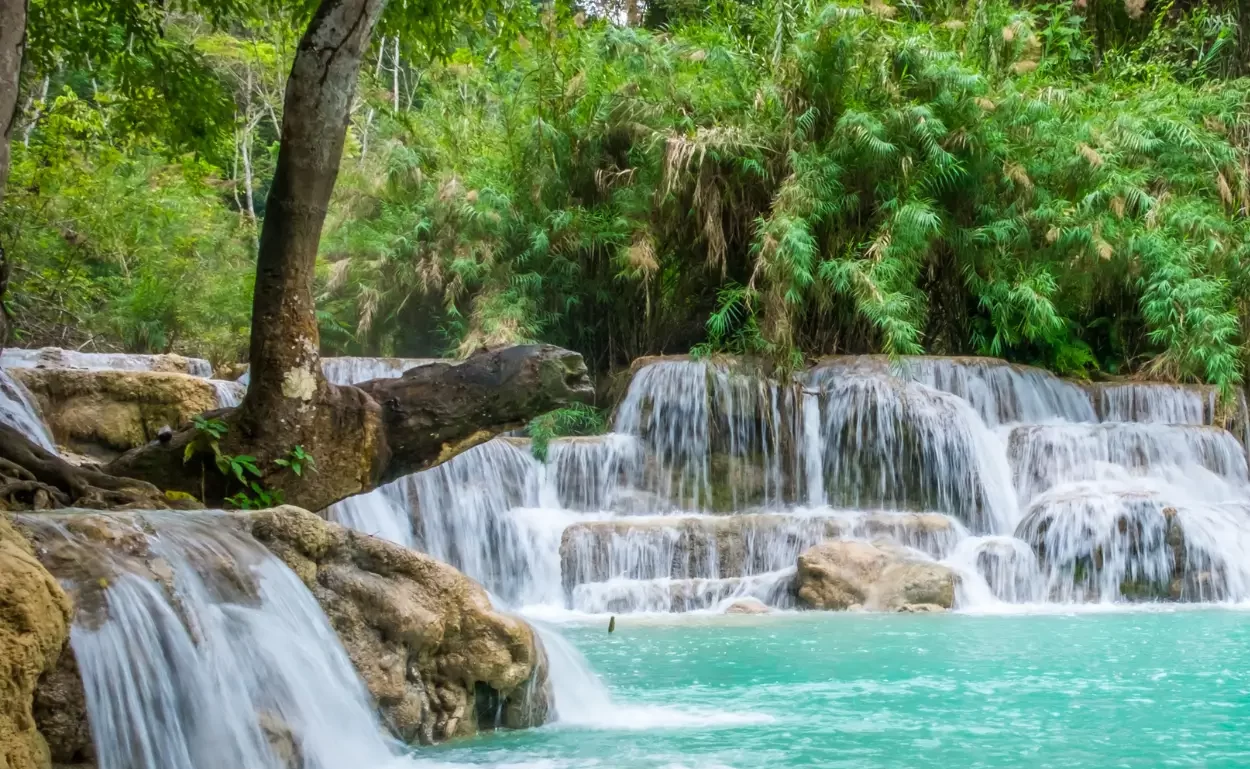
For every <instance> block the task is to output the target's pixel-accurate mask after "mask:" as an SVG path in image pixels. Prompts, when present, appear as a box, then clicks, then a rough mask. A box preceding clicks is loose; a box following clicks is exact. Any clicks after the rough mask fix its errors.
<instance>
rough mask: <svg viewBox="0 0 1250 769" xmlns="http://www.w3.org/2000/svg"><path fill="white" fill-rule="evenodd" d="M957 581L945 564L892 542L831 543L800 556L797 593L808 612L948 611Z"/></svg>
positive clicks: (796, 576) (796, 578) (953, 599)
mask: <svg viewBox="0 0 1250 769" xmlns="http://www.w3.org/2000/svg"><path fill="white" fill-rule="evenodd" d="M955 579H956V577H955V573H954V572H953V571H951V570H950V569H949V568H947V567H946V566H943V565H942V564H940V563H937V562H935V561H926V560H920V559H918V558H916V557H914V556H912V555H911V554H909V553H908V552H907V551H906V550H904V549H903V548H900V547H898V546H896V545H893V544H890V543H886V542H875V543H874V542H864V541H860V540H832V541H829V542H823V543H821V544H819V545H817V546H816V547H813V548H811V549H810V550H808V551H807V552H805V553H803V554H802V555H801V556H799V562H798V572H797V574H796V575H795V582H794V589H795V595H796V597H797V598H798V601H799V604H800V605H801V606H804V607H806V608H810V609H834V610H845V609H851V608H863V609H868V610H871V611H915V610H917V609H918V608H920V607H926V608H928V607H940V608H942V609H949V608H951V606H952V604H954V602H955ZM921 610H924V609H921Z"/></svg>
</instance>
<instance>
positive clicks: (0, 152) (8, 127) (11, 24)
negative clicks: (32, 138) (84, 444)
mask: <svg viewBox="0 0 1250 769" xmlns="http://www.w3.org/2000/svg"><path fill="white" fill-rule="evenodd" d="M27 8H28V0H0V206H3V205H4V188H5V185H6V184H8V181H9V162H10V160H9V158H10V156H9V145H10V143H11V142H12V140H13V126H14V125H15V124H16V123H17V92H18V86H19V85H20V84H21V79H22V59H23V58H24V57H25V55H26V12H27ZM8 287H9V259H8V256H7V255H6V254H5V252H4V244H3V243H0V347H3V346H4V344H5V343H6V342H7V341H8V338H9V311H8V308H7V307H5V306H4V296H5V292H6V291H7V290H8Z"/></svg>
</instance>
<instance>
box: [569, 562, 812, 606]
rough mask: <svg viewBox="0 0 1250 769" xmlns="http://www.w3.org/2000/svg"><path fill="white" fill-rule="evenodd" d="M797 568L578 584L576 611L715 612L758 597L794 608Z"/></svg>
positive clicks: (575, 602)
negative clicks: (741, 574) (713, 576)
mask: <svg viewBox="0 0 1250 769" xmlns="http://www.w3.org/2000/svg"><path fill="white" fill-rule="evenodd" d="M793 580H794V568H793V567H791V568H789V569H782V570H779V571H774V572H768V573H765V574H757V575H754V576H751V577H726V578H722V579H651V580H628V579H614V580H608V581H606V582H589V583H586V584H583V585H578V586H577V587H575V588H574V589H573V592H572V596H571V599H572V602H571V605H572V608H573V609H574V610H575V611H584V612H589V613H592V614H629V613H633V612H665V613H667V612H686V611H698V610H701V609H714V608H717V607H718V606H720V605H721V604H723V603H726V602H729V601H733V600H736V599H741V598H755V599H757V600H759V601H761V602H763V603H765V604H767V605H769V606H774V607H778V608H788V607H790V606H793V603H794V600H793V597H792V583H793Z"/></svg>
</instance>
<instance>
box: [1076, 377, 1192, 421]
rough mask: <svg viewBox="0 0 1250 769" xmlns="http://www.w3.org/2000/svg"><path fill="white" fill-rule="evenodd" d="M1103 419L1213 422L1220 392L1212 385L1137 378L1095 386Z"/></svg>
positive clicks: (1099, 411) (1099, 410)
mask: <svg viewBox="0 0 1250 769" xmlns="http://www.w3.org/2000/svg"><path fill="white" fill-rule="evenodd" d="M1093 391H1094V394H1095V398H1096V400H1097V405H1098V413H1099V415H1100V416H1101V417H1102V420H1103V421H1104V422H1162V423H1164V424H1173V425H1205V424H1211V417H1212V415H1213V414H1214V413H1215V405H1216V396H1217V393H1216V391H1215V388H1213V387H1206V388H1203V387H1183V386H1180V385H1170V384H1159V383H1154V382H1136V383H1128V384H1099V385H1094V386H1093Z"/></svg>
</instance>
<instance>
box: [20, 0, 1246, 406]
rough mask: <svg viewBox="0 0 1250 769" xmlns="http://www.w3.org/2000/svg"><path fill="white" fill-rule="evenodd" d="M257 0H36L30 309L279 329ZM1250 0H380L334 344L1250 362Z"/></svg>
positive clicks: (210, 341)
mask: <svg viewBox="0 0 1250 769" xmlns="http://www.w3.org/2000/svg"><path fill="white" fill-rule="evenodd" d="M393 1H398V0H393ZM227 5H230V8H229V11H230V12H229V13H228V14H222V15H219V16H218V15H215V16H214V17H213V18H206V17H203V16H200V15H197V14H196V13H194V6H187V7H186V8H180V7H178V5H177V4H176V3H174V4H169V3H146V2H142V1H141V0H136V1H132V2H124V3H113V2H109V0H88V2H76V1H75V0H33V2H32V3H31V20H30V26H29V55H28V57H27V62H26V67H25V70H24V71H23V78H22V85H23V88H22V94H21V104H22V108H21V110H20V113H19V115H18V123H17V125H16V126H15V129H14V147H13V168H12V174H11V177H10V180H9V186H8V193H7V196H6V198H5V200H4V207H3V209H0V242H2V243H3V245H4V247H5V249H6V251H7V253H8V255H9V260H10V262H11V264H12V277H11V283H10V290H9V293H8V298H7V301H8V309H9V312H10V313H11V315H12V317H13V319H14V321H15V333H14V338H13V339H12V340H11V342H10V343H11V344H14V345H20V346H44V345H57V346H63V347H73V348H80V349H89V350H126V351H133V352H167V351H172V352H179V353H183V354H193V355H200V356H205V357H208V358H210V359H212V360H213V361H215V362H233V361H238V360H243V359H245V358H246V346H247V341H248V328H249V314H250V310H251V306H252V304H251V286H252V282H253V280H254V276H255V258H256V256H255V255H256V248H257V242H256V241H257V236H258V233H259V222H260V221H261V220H262V219H263V217H264V215H265V212H264V201H265V198H266V193H267V190H268V185H269V183H270V180H271V177H272V173H273V168H274V164H275V161H276V153H277V146H278V137H279V131H280V126H281V119H282V96H283V89H284V84H285V78H286V74H287V72H288V71H289V69H290V63H291V58H292V56H293V55H294V47H295V45H296V43H297V42H298V35H299V33H300V31H301V29H302V25H301V23H300V22H301V19H300V18H298V14H296V15H295V16H294V17H293V16H292V15H291V14H289V13H279V12H278V11H277V10H275V9H274V8H273V7H271V6H270V5H268V4H266V3H264V2H259V3H257V4H251V3H249V2H246V0H240V2H238V3H232V4H227ZM1244 5H1245V6H1246V7H1242V4H1232V3H1228V4H1221V3H1183V2H1154V0H1074V1H1067V2H1016V3H1011V2H1002V1H1001V0H973V1H972V2H969V3H966V4H963V3H954V2H949V3H947V2H933V3H913V2H898V3H894V4H889V3H886V2H884V1H883V0H869V2H868V3H866V4H861V3H857V2H834V3H821V2H814V1H813V2H806V1H804V0H759V1H758V2H741V1H740V0H713V2H710V3H707V2H692V1H691V0H656V1H655V2H653V3H651V4H647V5H642V4H638V3H636V2H629V1H628V0H627V2H626V3H625V4H623V5H617V4H611V3H609V4H606V5H586V6H582V5H574V4H569V3H567V2H558V3H555V4H548V3H537V2H528V3H526V2H512V3H507V4H504V5H503V6H499V7H497V8H495V9H494V10H492V12H491V13H490V14H489V15H487V17H486V18H485V21H484V23H475V24H472V25H468V24H466V25H464V26H462V27H459V28H457V29H454V30H452V33H453V36H452V38H451V39H452V43H451V44H450V45H447V46H443V47H442V48H440V50H437V51H436V50H430V49H428V48H426V47H425V46H424V45H422V44H421V43H420V42H419V41H421V40H425V39H428V38H427V37H425V36H420V35H408V34H405V31H404V30H403V29H392V30H388V29H386V28H385V27H383V28H382V29H380V30H379V32H378V34H375V35H374V38H373V45H372V49H371V51H370V52H369V54H368V56H367V66H366V67H365V69H364V71H363V73H362V83H361V86H360V88H359V89H358V95H357V100H356V103H355V105H354V108H353V110H352V116H351V123H350V126H349V130H348V140H347V145H346V148H345V150H344V158H343V165H342V170H341V173H340V175H339V178H338V184H337V187H336V191H335V197H334V201H333V204H332V207H331V211H330V217H329V220H328V222H327V227H326V231H325V234H324V237H323V239H322V246H321V254H320V258H319V266H318V277H317V295H318V317H319V321H320V326H321V339H322V346H323V351H324V352H325V353H326V354H354V355H397V356H414V357H419V356H443V355H452V356H455V355H463V354H467V353H470V352H472V351H474V350H476V349H478V348H479V347H482V346H490V345H496V344H507V343H513V342H522V341H530V340H541V341H547V342H552V343H555V344H559V345H563V346H566V347H569V348H572V349H575V350H577V351H579V352H581V353H583V354H584V355H585V356H586V359H587V362H588V363H589V364H590V365H591V367H592V369H594V370H597V371H606V370H609V369H611V368H614V367H618V366H621V365H624V364H627V363H628V362H629V361H630V360H631V359H633V358H634V357H637V356H640V355H645V354H654V353H672V352H685V351H689V350H693V351H695V352H697V353H708V352H730V353H739V354H755V355H761V356H766V357H769V358H772V359H773V360H775V361H778V362H780V363H782V364H784V365H798V364H799V363H800V362H801V361H802V360H803V359H805V358H809V357H813V356H817V355H823V354H834V353H863V352H885V353H889V354H913V353H922V352H924V353H932V354H979V355H994V356H998V357H1004V358H1008V359H1010V360H1014V361H1019V362H1024V363H1033V364H1038V365H1043V366H1046V367H1048V368H1050V369H1052V370H1054V371H1057V372H1058V373H1061V374H1065V375H1070V376H1078V377H1087V376H1097V375H1100V374H1140V375H1145V376H1150V377H1153V378H1162V379H1174V380H1179V381H1203V382H1211V383H1214V384H1216V385H1218V386H1220V387H1221V388H1223V389H1224V390H1225V392H1230V391H1231V390H1232V388H1234V387H1235V386H1237V385H1239V384H1240V382H1241V381H1242V375H1243V369H1244V366H1245V363H1246V362H1247V360H1250V339H1248V337H1247V333H1246V329H1247V327H1248V324H1250V250H1248V249H1250V239H1248V238H1247V233H1248V232H1250V230H1248V222H1250V220H1248V218H1247V215H1248V214H1250V154H1248V150H1250V114H1248V112H1247V104H1248V101H1247V97H1248V96H1250V80H1247V79H1243V78H1242V75H1243V74H1250V3H1244ZM122 14H128V16H125V17H123V16H122ZM136 24H147V25H151V26H152V28H153V29H155V30H157V31H158V34H154V35H151V36H148V37H145V38H144V39H143V40H144V42H143V44H142V45H136V44H135V39H134V37H133V35H127V34H125V33H124V32H123V30H127V29H134V28H135V25H136Z"/></svg>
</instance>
